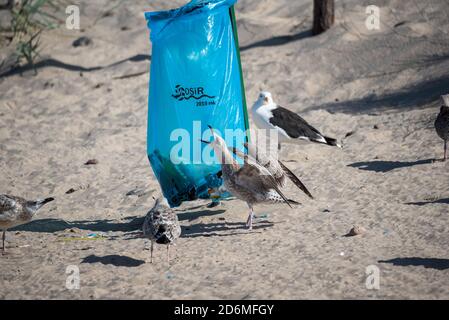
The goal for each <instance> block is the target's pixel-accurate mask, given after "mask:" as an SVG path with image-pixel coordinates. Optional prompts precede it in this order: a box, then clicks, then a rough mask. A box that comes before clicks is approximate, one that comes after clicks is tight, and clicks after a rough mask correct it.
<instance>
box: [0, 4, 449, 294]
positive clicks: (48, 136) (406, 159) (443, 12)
mask: <svg viewBox="0 0 449 320" xmlns="http://www.w3.org/2000/svg"><path fill="white" fill-rule="evenodd" d="M185 2H186V1H170V3H167V2H166V1H151V2H148V1H132V3H131V2H129V3H127V4H123V5H121V6H118V7H116V8H114V6H115V4H116V3H118V1H115V2H113V1H103V0H101V1H100V0H96V1H79V3H80V4H81V14H82V16H81V27H82V28H83V29H84V32H81V31H70V30H66V29H65V28H59V29H56V30H53V31H49V32H47V33H44V35H43V39H42V43H43V49H42V53H41V55H42V58H41V61H42V62H41V63H39V64H38V74H37V76H36V75H34V73H33V72H32V71H30V70H22V71H23V74H22V75H20V74H19V73H12V74H9V75H6V76H3V77H0V193H7V194H14V195H20V196H23V197H27V198H37V197H43V196H50V195H51V196H54V197H55V198H56V201H54V202H52V203H51V204H49V205H48V206H46V207H45V208H43V209H42V210H41V211H40V212H39V214H38V216H36V219H35V220H34V221H33V222H31V223H29V224H27V225H24V226H20V227H17V228H15V229H14V230H12V231H10V232H8V234H7V247H8V252H9V254H8V255H6V256H3V257H0V270H1V271H0V287H1V290H0V298H2V299H16V298H19V299H44V298H49V299H61V298H62V299H80V298H82V299H90V298H98V299H106V298H132V299H134V298H149V299H171V298H179V299H191V298H193V299H200V298H211V299H259V298H270V299H271V298H273V299H277V298H279V299H292V298H295V299H315V298H324V299H352V298H356V299H358V298H363V299H365V298H367V299H390V298H393V299H401V298H405V299H419V298H426V299H448V298H449V254H448V245H449V212H448V211H449V184H448V183H449V161H448V162H446V163H443V162H439V161H435V159H440V158H441V157H442V153H443V143H442V141H441V140H440V139H439V138H438V136H437V135H436V133H435V130H434V127H433V122H434V120H435V117H436V115H437V113H438V110H439V101H438V98H439V95H441V94H443V93H447V92H448V91H449V41H448V40H449V14H448V12H449V3H448V2H447V1H445V0H440V1H429V0H426V1H412V2H414V4H413V5H410V4H409V2H408V1H399V0H391V1H388V0H385V1H370V2H368V1H355V0H345V1H337V17H336V24H335V26H334V28H332V29H331V30H329V31H328V32H326V33H325V34H322V35H320V36H317V37H311V36H310V31H309V30H310V27H311V24H312V17H311V12H312V1H306V0H301V1H294V2H293V1H286V0H283V1H268V0H263V1H260V0H245V1H240V2H239V3H238V5H237V7H236V14H237V19H238V26H239V35H240V44H241V48H242V52H241V56H242V64H243V71H244V79H245V85H246V91H247V92H246V94H247V99H248V104H249V105H251V104H252V103H253V101H254V100H255V99H256V97H257V95H258V92H259V90H261V89H263V90H269V91H271V92H272V94H273V96H274V98H275V100H276V101H278V103H279V104H281V105H284V106H287V107H289V108H291V109H293V110H295V111H297V112H300V113H301V115H302V116H303V117H304V118H305V119H306V120H308V121H309V122H310V123H311V124H313V125H314V126H316V127H317V128H319V129H320V130H321V131H322V132H324V133H325V134H327V135H329V136H334V137H336V138H338V139H339V140H342V142H343V144H344V148H343V149H342V150H339V149H336V148H330V147H326V146H321V145H312V144H306V145H302V146H295V145H284V147H283V150H282V153H281V159H282V160H284V162H285V163H286V165H287V166H288V167H289V168H291V169H292V170H293V171H294V172H295V173H297V174H298V175H299V176H300V177H301V178H302V179H303V182H304V183H305V184H306V186H307V187H308V188H309V189H310V191H311V192H312V194H313V195H314V196H315V198H316V199H315V200H309V199H307V198H306V197H305V196H304V195H303V194H300V193H298V192H297V190H295V188H293V186H292V185H289V186H288V187H287V189H286V191H285V192H286V194H288V195H289V197H292V198H295V199H296V200H299V201H300V202H302V205H301V206H299V207H296V208H294V209H289V208H288V207H286V206H285V205H275V206H269V205H263V206H257V207H256V214H257V215H258V216H259V217H262V218H259V219H258V220H257V221H256V223H255V227H254V230H253V231H252V232H248V231H247V230H246V229H245V226H244V222H245V220H246V216H247V207H246V205H245V204H244V203H243V202H241V201H239V200H230V201H225V202H223V203H222V205H221V206H219V207H216V208H213V209H208V208H207V207H206V205H207V204H208V201H195V202H190V203H185V204H184V205H183V206H181V207H179V208H177V212H178V216H179V219H180V221H181V224H182V231H183V235H182V237H181V238H180V239H179V241H178V242H177V246H176V247H174V248H173V250H172V261H171V264H170V265H168V264H167V263H166V260H165V253H166V252H165V247H161V246H158V247H157V249H156V252H155V263H153V264H150V263H148V262H147V260H148V259H149V251H148V250H146V249H145V248H148V246H147V244H146V241H145V240H144V239H142V238H141V237H140V227H141V224H142V222H143V218H144V216H145V214H146V212H147V211H148V209H149V208H150V207H151V206H152V205H153V199H152V196H154V195H157V194H158V193H159V185H158V183H157V181H156V180H155V178H154V176H153V173H152V170H151V168H150V166H149V162H148V159H147V156H146V114H147V94H148V79H149V74H148V70H149V66H150V52H151V51H150V45H149V40H148V31H147V29H146V24H145V21H144V18H143V11H145V10H156V9H158V10H161V9H169V8H173V7H176V6H178V5H182V4H184V3H185ZM372 2H374V3H377V4H378V5H379V7H380V8H381V28H380V30H379V31H368V30H367V29H366V27H365V23H364V21H365V18H366V15H365V7H366V5H368V4H372ZM287 4H289V6H287ZM109 8H113V9H112V10H111V12H112V13H111V14H107V15H104V12H106V11H108V9H109ZM102 16H103V17H102ZM83 35H84V36H88V37H90V38H91V39H92V44H91V45H89V46H87V47H78V48H74V47H72V42H73V41H74V40H75V39H77V38H78V37H80V36H83ZM0 50H3V49H0ZM139 73H141V75H138V76H132V77H127V78H120V77H122V76H125V75H132V74H139ZM89 159H97V160H98V164H96V165H89V166H86V165H84V163H85V162H86V161H87V160H89ZM70 189H73V191H74V192H71V193H66V192H67V191H68V190H70ZM354 224H357V225H360V226H363V227H364V228H365V229H366V230H367V232H366V234H364V235H361V236H355V237H345V236H344V235H345V234H346V233H347V232H348V231H349V230H350V229H351V227H352V226H353V225H354ZM92 233H95V234H97V235H100V236H101V237H99V238H95V240H92V239H91V240H81V239H85V238H82V237H86V236H87V235H88V234H92ZM148 261H149V260H148ZM70 265H74V266H77V267H78V268H79V271H80V289H79V290H69V289H67V288H66V279H67V276H68V275H67V274H66V268H67V266H70ZM370 265H374V266H377V267H378V268H379V271H380V288H379V290H369V289H367V287H366V285H365V281H366V277H367V275H366V273H365V272H366V268H367V267H368V266H370Z"/></svg>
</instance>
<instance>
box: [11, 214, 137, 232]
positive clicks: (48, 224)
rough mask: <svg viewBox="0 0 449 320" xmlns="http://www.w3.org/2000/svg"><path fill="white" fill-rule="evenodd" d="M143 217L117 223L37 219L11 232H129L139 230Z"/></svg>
mask: <svg viewBox="0 0 449 320" xmlns="http://www.w3.org/2000/svg"><path fill="white" fill-rule="evenodd" d="M144 219H145V218H144V217H137V216H134V217H127V218H125V219H124V220H128V221H127V222H117V221H114V220H107V219H106V220H92V221H89V220H79V221H65V220H61V219H39V220H33V221H31V222H30V223H27V224H24V225H21V226H18V227H15V228H13V229H11V230H15V231H32V232H46V233H53V232H58V231H64V230H67V229H71V228H77V229H81V230H89V231H99V232H118V231H121V232H131V231H136V230H140V229H141V227H142V224H143V221H144Z"/></svg>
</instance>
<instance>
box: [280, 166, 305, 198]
mask: <svg viewBox="0 0 449 320" xmlns="http://www.w3.org/2000/svg"><path fill="white" fill-rule="evenodd" d="M279 164H280V166H281V167H282V170H284V173H285V174H286V175H287V177H289V178H290V180H291V181H292V182H293V183H294V184H295V185H296V186H297V187H298V188H299V189H301V190H302V191H303V192H304V193H305V194H306V195H307V196H309V198H311V199H313V196H312V194H311V193H310V192H309V190H307V188H306V186H305V185H304V184H303V183H302V182H301V180H299V178H298V177H297V176H296V175H295V174H294V173H293V172H292V171H291V170H290V169H289V168H287V167H286V166H285V165H284V164H283V163H282V162H281V161H279Z"/></svg>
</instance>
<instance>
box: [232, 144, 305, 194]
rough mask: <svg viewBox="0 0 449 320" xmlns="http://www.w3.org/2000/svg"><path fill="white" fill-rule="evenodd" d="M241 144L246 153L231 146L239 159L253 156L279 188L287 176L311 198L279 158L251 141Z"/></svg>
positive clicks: (283, 184) (283, 185)
mask: <svg viewBox="0 0 449 320" xmlns="http://www.w3.org/2000/svg"><path fill="white" fill-rule="evenodd" d="M243 145H244V146H245V148H246V150H247V151H248V154H245V153H243V152H241V151H240V150H238V149H237V148H235V147H234V148H232V152H233V153H234V154H235V155H236V156H238V157H239V158H241V159H245V158H246V157H251V158H253V159H254V160H255V161H256V162H257V163H258V164H260V165H261V166H263V167H265V168H266V169H267V170H268V171H269V172H270V173H271V175H272V176H273V178H274V179H275V180H276V182H277V184H278V186H279V187H280V188H283V187H285V184H286V182H287V178H288V179H290V180H291V181H292V182H293V183H294V184H295V185H296V186H297V187H298V188H299V189H300V190H302V191H303V192H304V193H305V194H306V195H307V196H308V197H309V198H311V199H313V196H312V194H311V193H310V192H309V190H307V188H306V186H305V185H304V184H303V183H302V182H301V180H299V178H298V177H297V176H296V175H295V174H294V173H293V172H292V171H291V170H290V169H289V168H287V167H286V166H285V165H284V164H283V163H282V162H281V161H280V160H278V159H276V158H274V157H273V156H271V155H269V154H267V153H266V152H265V151H264V150H263V149H262V148H260V147H258V146H257V145H255V144H253V143H248V142H245V143H244V144H243Z"/></svg>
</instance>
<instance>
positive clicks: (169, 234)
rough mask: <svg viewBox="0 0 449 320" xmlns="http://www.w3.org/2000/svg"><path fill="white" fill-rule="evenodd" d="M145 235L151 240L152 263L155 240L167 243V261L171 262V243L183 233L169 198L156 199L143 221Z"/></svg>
mask: <svg viewBox="0 0 449 320" xmlns="http://www.w3.org/2000/svg"><path fill="white" fill-rule="evenodd" d="M142 229H143V235H144V236H145V237H146V238H148V239H150V241H151V261H150V262H151V263H153V241H155V242H156V243H159V244H166V245H167V262H170V245H171V244H173V243H174V241H175V240H176V239H177V238H179V236H180V235H181V226H180V225H179V221H178V216H177V215H176V213H175V211H174V210H173V209H172V208H170V206H169V204H168V202H167V199H165V198H164V197H160V198H158V199H156V202H155V204H154V207H153V208H152V209H151V210H150V211H149V212H148V214H147V216H146V217H145V221H144V223H143V228H142Z"/></svg>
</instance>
